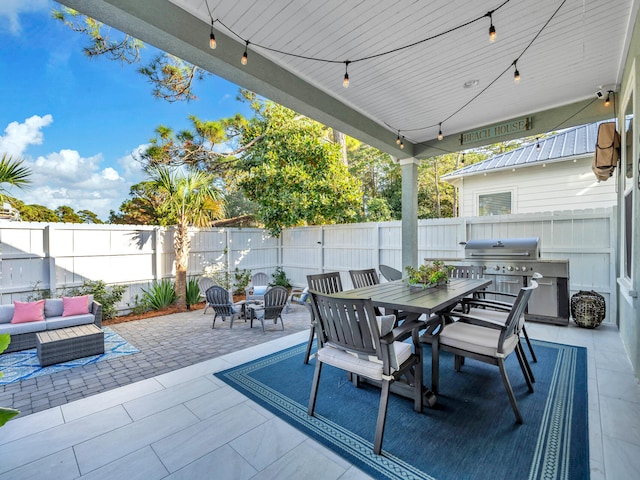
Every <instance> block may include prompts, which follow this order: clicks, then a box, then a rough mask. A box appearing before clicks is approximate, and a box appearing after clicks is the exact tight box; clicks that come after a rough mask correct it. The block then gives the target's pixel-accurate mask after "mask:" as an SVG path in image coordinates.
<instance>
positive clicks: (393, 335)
mask: <svg viewBox="0 0 640 480" xmlns="http://www.w3.org/2000/svg"><path fill="white" fill-rule="evenodd" d="M425 326H426V324H425V322H422V321H420V320H410V321H405V322H403V323H402V324H401V325H399V326H397V327H395V328H394V329H393V330H391V331H390V332H389V333H387V334H386V335H385V336H384V337H380V343H386V344H389V343H393V342H395V341H396V340H401V339H402V340H403V339H405V338H406V337H407V336H408V335H407V334H413V332H414V331H416V332H417V331H419V330H422V329H423V328H424V327H425Z"/></svg>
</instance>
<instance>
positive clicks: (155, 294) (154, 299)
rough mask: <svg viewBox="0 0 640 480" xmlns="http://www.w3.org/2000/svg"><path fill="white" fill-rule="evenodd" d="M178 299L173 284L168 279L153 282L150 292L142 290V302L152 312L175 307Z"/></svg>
mask: <svg viewBox="0 0 640 480" xmlns="http://www.w3.org/2000/svg"><path fill="white" fill-rule="evenodd" d="M177 298H178V295H177V294H176V289H175V288H174V286H173V282H171V281H170V280H168V279H166V278H165V279H163V280H162V281H160V282H153V284H152V285H151V288H149V290H145V289H144V288H143V289H142V301H143V302H144V304H145V305H146V306H147V307H149V308H150V309H151V310H161V309H162V308H166V307H168V306H169V305H173V304H174V303H175V301H176V300H177Z"/></svg>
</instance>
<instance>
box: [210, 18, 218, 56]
mask: <svg viewBox="0 0 640 480" xmlns="http://www.w3.org/2000/svg"><path fill="white" fill-rule="evenodd" d="M217 46H218V43H217V42H216V36H215V34H214V33H213V19H211V33H210V34H209V48H210V49H211V50H215V49H216V47H217Z"/></svg>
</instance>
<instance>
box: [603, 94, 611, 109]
mask: <svg viewBox="0 0 640 480" xmlns="http://www.w3.org/2000/svg"><path fill="white" fill-rule="evenodd" d="M609 105H611V91H608V92H607V98H606V99H605V101H604V106H605V107H608V106H609Z"/></svg>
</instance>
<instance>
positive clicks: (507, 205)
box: [478, 192, 511, 216]
mask: <svg viewBox="0 0 640 480" xmlns="http://www.w3.org/2000/svg"><path fill="white" fill-rule="evenodd" d="M510 213H511V192H500V193H488V194H484V195H479V196H478V215H480V216H487V215H508V214H510Z"/></svg>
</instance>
